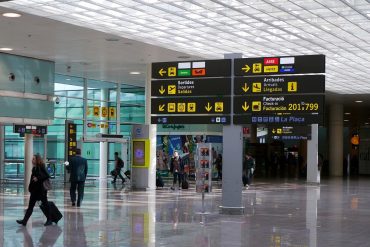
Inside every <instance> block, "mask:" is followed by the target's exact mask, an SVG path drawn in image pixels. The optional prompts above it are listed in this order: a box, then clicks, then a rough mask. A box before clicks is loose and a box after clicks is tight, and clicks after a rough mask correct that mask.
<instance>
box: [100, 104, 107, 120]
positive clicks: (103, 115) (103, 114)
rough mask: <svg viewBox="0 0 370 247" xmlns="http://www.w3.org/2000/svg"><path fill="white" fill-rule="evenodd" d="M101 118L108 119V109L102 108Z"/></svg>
mask: <svg viewBox="0 0 370 247" xmlns="http://www.w3.org/2000/svg"><path fill="white" fill-rule="evenodd" d="M101 116H102V117H108V107H106V106H102V108H101Z"/></svg>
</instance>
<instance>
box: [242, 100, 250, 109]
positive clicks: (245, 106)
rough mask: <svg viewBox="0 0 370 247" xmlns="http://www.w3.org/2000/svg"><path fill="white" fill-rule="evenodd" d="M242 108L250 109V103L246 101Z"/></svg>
mask: <svg viewBox="0 0 370 247" xmlns="http://www.w3.org/2000/svg"><path fill="white" fill-rule="evenodd" d="M242 108H243V110H244V111H248V109H249V105H248V103H247V102H245V101H244V105H242Z"/></svg>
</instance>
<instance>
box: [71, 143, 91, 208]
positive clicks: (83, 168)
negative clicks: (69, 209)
mask: <svg viewBox="0 0 370 247" xmlns="http://www.w3.org/2000/svg"><path fill="white" fill-rule="evenodd" d="M69 171H70V173H71V176H70V181H71V188H70V190H69V192H70V195H71V201H72V206H75V205H76V189H77V190H78V198H77V207H80V206H81V202H82V200H83V197H84V188H85V180H86V176H87V160H86V159H85V158H82V157H81V149H78V148H77V149H76V156H73V157H72V158H71V159H70V161H69Z"/></svg>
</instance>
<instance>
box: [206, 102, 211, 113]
mask: <svg viewBox="0 0 370 247" xmlns="http://www.w3.org/2000/svg"><path fill="white" fill-rule="evenodd" d="M205 108H206V110H207V111H208V112H209V111H210V110H212V106H211V105H210V104H209V102H208V104H207V106H205Z"/></svg>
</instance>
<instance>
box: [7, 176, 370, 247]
mask: <svg viewBox="0 0 370 247" xmlns="http://www.w3.org/2000/svg"><path fill="white" fill-rule="evenodd" d="M0 188H1V190H0V232H1V235H2V237H1V239H0V246H6V247H10V246H28V247H30V246H75V247H84V246H89V247H90V246H91V247H93V246H115V247H116V246H117V247H118V246H163V247H164V246H171V247H172V246H175V247H181V246H197V247H208V246H225V247H234V246H258V247H277V246H294V247H305V246H307V247H314V246H323V247H330V246H333V247H338V246H346V247H350V246H356V247H360V246H370V235H369V232H370V179H368V178H361V179H356V180H342V179H336V180H334V179H332V180H323V181H322V183H321V185H319V186H315V185H307V184H306V183H304V182H302V181H258V180H256V181H255V183H254V184H253V185H252V186H251V187H250V188H249V189H245V190H243V202H244V205H245V214H244V215H242V216H229V215H220V214H219V213H218V212H219V209H218V206H220V202H221V190H220V189H215V190H214V192H212V193H211V194H207V195H206V197H205V204H204V208H205V211H206V213H205V214H202V200H201V195H199V194H196V193H195V192H194V187H191V188H190V189H189V190H188V191H185V190H182V191H181V190H180V191H178V190H175V191H171V190H169V189H167V188H164V189H160V190H156V191H145V192H138V191H136V192H133V191H131V190H130V188H129V187H128V186H121V185H117V186H116V187H114V186H112V185H111V184H108V185H107V183H106V182H105V183H102V182H101V184H99V183H97V184H96V185H95V186H88V187H87V188H86V192H85V199H84V201H83V204H82V207H81V208H77V207H72V206H71V203H70V200H69V193H68V190H64V189H63V188H62V186H60V187H56V188H55V189H54V190H53V191H51V192H50V193H49V199H50V200H52V201H54V202H55V203H56V204H57V206H58V207H59V209H60V210H61V211H62V213H63V215H64V218H63V219H62V220H61V221H60V222H59V223H58V225H53V226H48V227H44V226H43V223H44V221H45V218H44V216H43V215H42V213H41V210H40V209H39V208H38V207H35V210H34V213H33V215H32V217H31V219H30V221H29V224H28V225H27V227H22V226H19V225H18V224H17V223H16V222H15V220H16V219H19V218H21V217H22V216H23V213H24V209H25V207H26V205H25V203H27V197H26V198H25V197H24V196H23V188H22V187H21V185H9V184H8V185H0Z"/></svg>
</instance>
